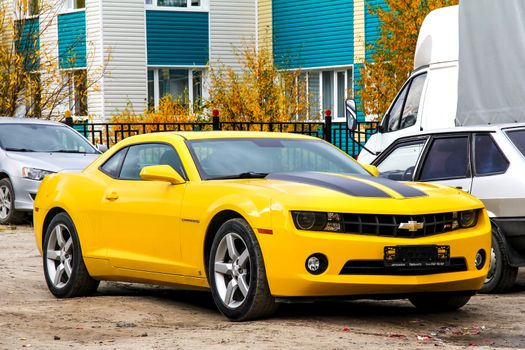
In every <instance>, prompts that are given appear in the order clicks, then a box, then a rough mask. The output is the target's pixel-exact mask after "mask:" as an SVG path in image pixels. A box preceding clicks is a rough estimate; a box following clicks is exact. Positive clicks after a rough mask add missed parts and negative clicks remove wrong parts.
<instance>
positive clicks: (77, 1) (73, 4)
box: [65, 0, 86, 10]
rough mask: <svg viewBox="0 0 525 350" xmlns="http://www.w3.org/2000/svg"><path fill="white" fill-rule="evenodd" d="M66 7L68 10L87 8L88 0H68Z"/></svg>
mask: <svg viewBox="0 0 525 350" xmlns="http://www.w3.org/2000/svg"><path fill="white" fill-rule="evenodd" d="M65 7H66V9H67V10H78V9H84V8H86V0H66V1H65Z"/></svg>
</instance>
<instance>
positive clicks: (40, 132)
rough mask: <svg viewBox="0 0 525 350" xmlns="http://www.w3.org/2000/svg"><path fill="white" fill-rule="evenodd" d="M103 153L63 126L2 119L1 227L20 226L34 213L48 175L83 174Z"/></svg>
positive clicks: (0, 128)
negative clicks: (68, 172) (57, 173)
mask: <svg viewBox="0 0 525 350" xmlns="http://www.w3.org/2000/svg"><path fill="white" fill-rule="evenodd" d="M99 154H100V152H99V151H98V150H97V149H96V148H95V147H94V146H93V145H92V144H91V143H90V142H89V141H88V140H86V139H85V138H84V137H83V136H82V135H80V134H79V133H78V132H76V131H75V130H74V129H72V128H70V127H68V126H66V125H64V124H62V123H57V122H52V121H42V120H36V119H21V118H0V224H1V225H6V224H13V223H17V222H19V221H20V220H22V219H23V217H24V216H25V215H26V214H27V213H29V212H30V211H32V210H33V202H34V200H35V197H36V193H37V191H38V187H39V186H40V182H41V181H42V179H43V178H44V176H46V175H48V174H51V173H56V172H61V171H74V172H76V171H81V170H82V169H84V168H85V167H86V166H87V165H89V164H90V163H91V162H92V161H93V160H95V159H96V158H97V157H98V156H99Z"/></svg>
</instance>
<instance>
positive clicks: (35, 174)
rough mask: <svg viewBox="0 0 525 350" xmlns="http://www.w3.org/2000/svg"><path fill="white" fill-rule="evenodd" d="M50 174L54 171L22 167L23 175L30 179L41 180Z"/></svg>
mask: <svg viewBox="0 0 525 350" xmlns="http://www.w3.org/2000/svg"><path fill="white" fill-rule="evenodd" d="M49 174H53V171H49V170H42V169H35V168H22V176H23V177H25V178H26V179H30V180H36V181H41V180H43V179H44V177H45V176H46V175H49Z"/></svg>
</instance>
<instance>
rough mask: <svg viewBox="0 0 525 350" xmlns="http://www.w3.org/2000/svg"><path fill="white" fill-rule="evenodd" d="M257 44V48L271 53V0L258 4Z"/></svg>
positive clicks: (261, 0)
mask: <svg viewBox="0 0 525 350" xmlns="http://www.w3.org/2000/svg"><path fill="white" fill-rule="evenodd" d="M258 6H259V7H258V15H259V18H258V26H257V42H258V45H259V48H262V49H268V50H270V51H272V44H273V42H272V36H273V31H272V0H259V2H258Z"/></svg>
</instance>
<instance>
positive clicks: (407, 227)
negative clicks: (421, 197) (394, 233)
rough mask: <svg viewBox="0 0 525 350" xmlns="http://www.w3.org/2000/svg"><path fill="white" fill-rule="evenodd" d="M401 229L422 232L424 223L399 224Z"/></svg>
mask: <svg viewBox="0 0 525 350" xmlns="http://www.w3.org/2000/svg"><path fill="white" fill-rule="evenodd" d="M399 228H400V229H401V230H408V231H410V232H416V231H417V230H421V229H422V228H423V223H422V222H417V221H409V222H402V223H400V224H399Z"/></svg>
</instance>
